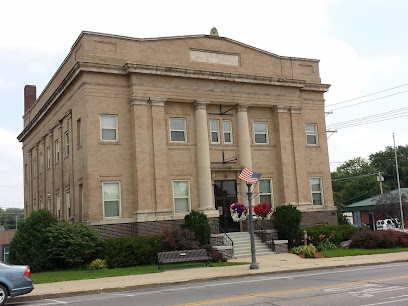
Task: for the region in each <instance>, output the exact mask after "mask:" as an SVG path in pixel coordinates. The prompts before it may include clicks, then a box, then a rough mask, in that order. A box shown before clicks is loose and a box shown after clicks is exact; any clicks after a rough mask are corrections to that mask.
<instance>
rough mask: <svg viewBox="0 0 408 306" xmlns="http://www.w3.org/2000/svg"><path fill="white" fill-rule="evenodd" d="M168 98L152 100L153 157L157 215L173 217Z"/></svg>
mask: <svg viewBox="0 0 408 306" xmlns="http://www.w3.org/2000/svg"><path fill="white" fill-rule="evenodd" d="M166 100H167V99H166V98H152V97H150V101H151V104H152V129H153V133H152V134H153V136H152V138H153V139H152V140H153V156H154V159H153V160H154V182H155V190H156V193H155V194H156V199H155V209H156V214H159V215H160V214H165V215H169V214H170V215H171V214H172V213H173V203H172V201H171V196H170V194H169V176H168V166H167V128H166V124H167V121H166V117H165V112H164V104H165V102H166Z"/></svg>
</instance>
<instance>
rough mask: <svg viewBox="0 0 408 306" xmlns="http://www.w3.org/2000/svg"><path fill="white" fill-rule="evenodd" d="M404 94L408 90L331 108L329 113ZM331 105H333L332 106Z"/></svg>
mask: <svg viewBox="0 0 408 306" xmlns="http://www.w3.org/2000/svg"><path fill="white" fill-rule="evenodd" d="M406 92H408V90H404V91H400V92H397V93H394V94H391V95H387V96H383V97H379V98H375V99H371V100H367V101H363V102H358V103H354V104H351V105H346V106H342V107H337V108H332V109H331V111H334V110H337V109H343V108H347V107H352V106H355V105H360V104H364V103H368V102H372V101H377V100H380V99H384V98H388V97H392V96H396V95H400V94H403V93H406ZM332 105H333V104H332ZM326 107H327V106H326Z"/></svg>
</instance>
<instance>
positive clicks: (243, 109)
mask: <svg viewBox="0 0 408 306" xmlns="http://www.w3.org/2000/svg"><path fill="white" fill-rule="evenodd" d="M249 106H250V105H248V104H238V105H237V111H238V112H247V111H248V107H249Z"/></svg>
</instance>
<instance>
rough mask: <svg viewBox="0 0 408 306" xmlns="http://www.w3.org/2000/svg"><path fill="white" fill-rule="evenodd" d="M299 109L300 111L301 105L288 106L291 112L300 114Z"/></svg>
mask: <svg viewBox="0 0 408 306" xmlns="http://www.w3.org/2000/svg"><path fill="white" fill-rule="evenodd" d="M301 111H302V108H301V107H291V108H290V113H291V114H301V113H302V112H301Z"/></svg>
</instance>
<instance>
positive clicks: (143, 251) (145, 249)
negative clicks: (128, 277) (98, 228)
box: [99, 235, 163, 268]
mask: <svg viewBox="0 0 408 306" xmlns="http://www.w3.org/2000/svg"><path fill="white" fill-rule="evenodd" d="M162 240H163V236H162V235H152V236H138V237H120V238H113V239H107V240H102V241H100V243H99V245H100V247H101V258H103V259H105V260H106V262H107V264H108V267H109V268H120V267H132V266H142V265H150V264H156V263H157V252H160V251H161V250H162Z"/></svg>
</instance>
